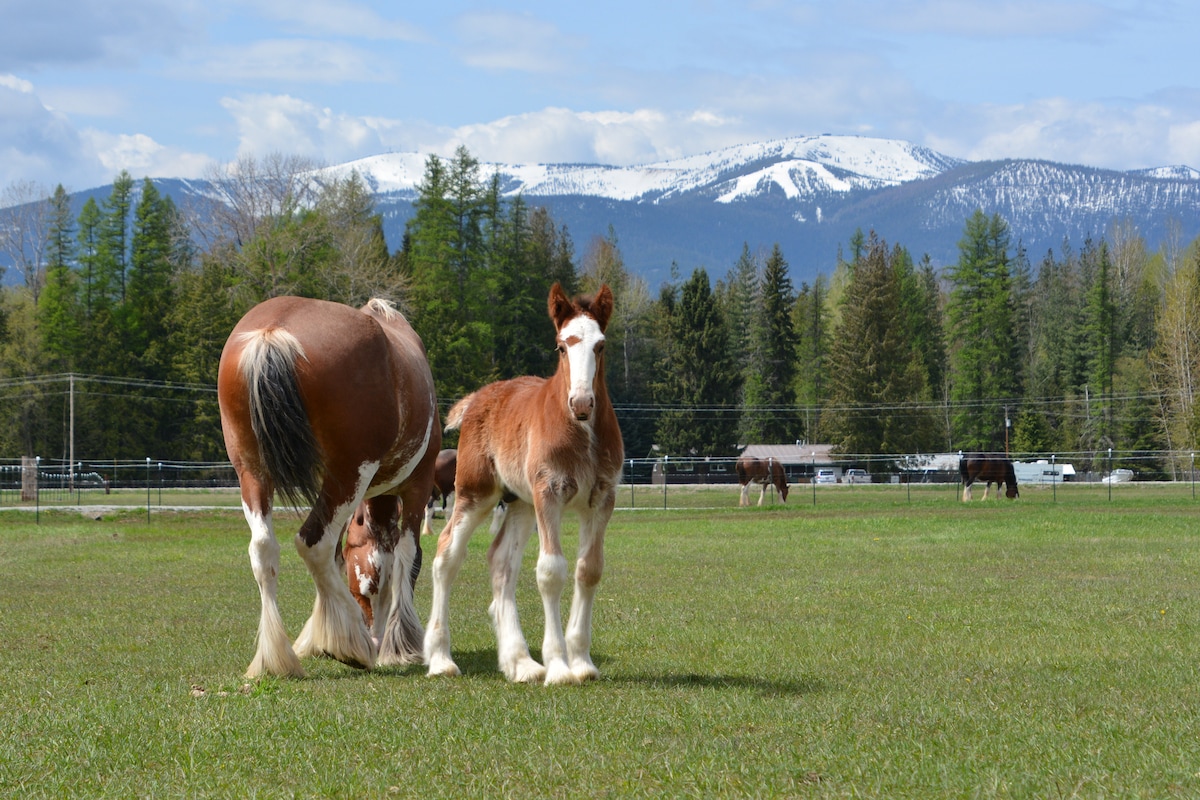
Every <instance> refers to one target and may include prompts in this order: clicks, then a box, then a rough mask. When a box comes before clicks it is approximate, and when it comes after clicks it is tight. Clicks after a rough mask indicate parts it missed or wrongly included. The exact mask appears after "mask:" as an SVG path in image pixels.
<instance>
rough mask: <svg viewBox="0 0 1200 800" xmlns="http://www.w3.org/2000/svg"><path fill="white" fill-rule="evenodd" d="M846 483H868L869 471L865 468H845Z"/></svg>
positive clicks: (869, 478)
mask: <svg viewBox="0 0 1200 800" xmlns="http://www.w3.org/2000/svg"><path fill="white" fill-rule="evenodd" d="M845 482H846V483H870V482H871V473H869V472H867V471H866V470H865V469H848V470H846V477H845Z"/></svg>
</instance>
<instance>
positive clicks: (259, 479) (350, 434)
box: [217, 297, 442, 677]
mask: <svg viewBox="0 0 1200 800" xmlns="http://www.w3.org/2000/svg"><path fill="white" fill-rule="evenodd" d="M217 398H218V401H219V404H220V409H221V428H222V431H223V432H224V436H225V448H226V450H227V451H228V453H229V460H230V461H231V462H232V463H233V468H234V470H235V471H236V472H237V475H238V481H239V483H240V484H241V493H242V510H243V512H244V513H245V516H246V521H247V523H248V524H249V526H250V566H251V568H252V569H253V572H254V578H255V581H257V583H258V589H259V594H260V597H261V601H262V605H261V613H260V617H259V624H258V642H257V651H256V653H255V656H254V660H253V661H252V662H251V663H250V667H249V669H248V670H247V675H248V676H250V677H254V676H257V675H259V674H261V673H264V672H265V673H268V674H272V675H291V676H297V677H299V676H302V675H303V674H304V670H303V668H302V667H301V666H300V658H302V657H305V656H314V655H322V654H324V655H329V656H332V657H333V658H335V659H337V660H339V661H343V662H345V663H347V664H351V665H354V666H358V667H364V668H370V667H372V666H373V665H374V664H376V663H380V664H405V663H413V662H419V661H420V660H421V644H422V639H423V636H424V632H423V630H422V627H421V621H420V618H419V617H417V614H416V609H415V608H414V606H413V595H412V588H413V583H414V581H415V578H416V574H417V571H418V570H419V569H420V563H421V550H420V542H419V539H418V535H417V534H418V532H419V530H420V527H421V514H422V511H423V510H424V508H425V503H426V501H427V500H428V499H429V493H430V491H431V489H432V488H433V466H434V459H435V458H436V456H437V451H438V448H439V447H440V446H441V441H442V439H441V431H440V430H439V427H438V414H437V400H436V397H435V394H434V387H433V378H432V376H431V374H430V370H429V362H428V361H427V359H426V357H425V348H424V346H423V345H422V344H421V339H420V338H419V337H418V336H417V334H416V333H415V332H414V331H413V329H412V327H411V326H409V324H408V322H407V321H406V320H405V319H404V317H403V316H402V315H401V314H400V313H399V312H397V311H396V310H395V309H394V308H392V307H391V306H390V305H389V304H387V303H386V302H384V301H381V300H372V301H371V302H369V303H367V305H365V306H363V308H362V309H353V308H350V307H349V306H344V305H341V304H340V303H330V302H326V301H323V300H311V299H306V298H300V297H276V298H273V299H271V300H267V301H265V302H263V303H260V304H259V305H257V306H255V307H254V308H252V309H250V311H249V312H247V314H246V315H245V316H244V317H242V319H241V321H240V322H238V324H237V326H236V327H234V329H233V332H232V333H231V334H230V336H229V340H228V341H227V342H226V343H225V349H224V351H223V352H222V353H221V363H220V366H219V368H218V376H217ZM276 492H278V493H279V494H280V495H281V496H282V497H283V498H284V499H286V500H288V501H289V502H290V503H292V504H293V505H295V506H297V507H302V506H305V505H307V506H308V507H309V509H310V510H309V511H308V514H307V516H306V517H305V518H304V521H303V523H302V524H301V525H300V531H299V533H298V534H297V535H296V538H295V541H296V549H297V551H298V552H299V553H300V556H301V557H302V558H303V559H304V562H305V565H306V566H307V567H308V571H309V574H310V575H311V576H312V579H313V583H314V584H315V585H316V590H317V597H316V601H315V602H314V604H313V611H312V615H311V616H310V617H309V619H308V622H307V623H305V625H304V628H303V630H302V631H301V632H300V635H299V636H298V637H297V638H296V642H295V648H294V649H293V645H292V643H291V642H290V641H289V640H288V635H287V631H286V630H285V629H284V625H283V619H282V617H281V615H280V612H279V604H278V597H277V582H278V578H277V576H278V574H279V542H278V541H277V540H276V538H275V525H274V520H273V517H272V504H273V502H274V495H275V493H276ZM398 499H399V501H400V502H399V503H398V502H397V500H398ZM360 504H362V508H363V512H364V516H363V520H362V521H363V528H362V531H363V536H364V537H365V538H366V540H367V541H366V544H368V545H370V547H369V549H370V550H371V551H373V552H374V554H375V558H376V560H377V563H378V564H379V566H380V571H381V580H380V587H379V595H380V596H381V597H382V598H383V599H382V600H381V603H382V607H381V608H379V609H377V611H380V612H381V613H377V614H375V620H374V622H375V634H374V635H372V632H371V631H370V630H368V628H367V625H366V623H365V620H364V615H363V613H362V612H361V611H360V608H359V606H358V605H357V604H356V603H355V600H354V598H353V596H352V595H351V593H350V590H349V588H348V587H347V585H346V580H345V579H344V578H343V577H342V575H340V574H339V571H338V569H337V561H338V559H337V557H336V553H337V550H338V544H339V539H340V536H341V533H342V531H343V529H345V528H346V524H347V521H348V520H349V517H350V515H351V513H352V512H353V511H354V510H355V509H357V508H359V507H360ZM401 508H403V513H402V514H401ZM376 642H378V645H377V644H376Z"/></svg>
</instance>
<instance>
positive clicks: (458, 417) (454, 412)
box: [446, 392, 475, 431]
mask: <svg viewBox="0 0 1200 800" xmlns="http://www.w3.org/2000/svg"><path fill="white" fill-rule="evenodd" d="M474 396H475V393H474V392H472V393H471V394H469V395H467V396H466V397H464V398H463V399H462V400H459V401H458V402H457V403H455V404H454V405H453V406H451V407H450V413H449V414H447V415H446V430H447V431H456V430H458V429H459V426H461V425H462V421H463V415H465V414H466V413H467V406H469V405H471V398H473V397H474Z"/></svg>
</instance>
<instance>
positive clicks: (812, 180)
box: [326, 135, 961, 203]
mask: <svg viewBox="0 0 1200 800" xmlns="http://www.w3.org/2000/svg"><path fill="white" fill-rule="evenodd" d="M426 160H427V157H426V156H423V155H420V154H417V153H390V154H385V155H377V156H370V157H368V158H364V159H359V160H357V161H351V162H349V163H346V164H340V165H337V166H335V167H330V168H329V169H328V170H326V172H328V173H329V174H332V175H346V174H349V173H350V172H351V171H357V172H358V173H359V175H360V176H361V177H362V178H363V179H364V180H365V181H366V182H367V184H368V185H369V186H370V187H371V189H372V191H374V192H376V193H377V194H383V195H393V196H397V197H406V196H410V197H415V196H416V193H417V187H418V185H419V184H420V181H421V179H422V177H423V175H424V170H425V164H426ZM959 163H961V162H960V161H959V160H958V159H953V158H950V157H948V156H943V155H941V154H939V153H936V152H934V151H932V150H929V149H928V148H924V147H918V146H917V145H913V144H909V143H907V142H902V141H898V140H894V139H872V138H866V137H855V136H830V135H822V136H810V137H802V138H794V139H777V140H773V141H767V142H760V143H756V144H747V145H737V146H734V147H728V148H724V149H722V150H717V151H714V152H710V153H702V154H699V155H694V156H686V157H683V158H678V159H671V160H668V161H659V162H655V163H651V164H644V165H638V166H631V167H612V166H603V165H594V164H593V165H589V164H496V163H489V164H480V175H481V177H482V178H483V179H484V180H490V179H491V177H492V175H494V174H498V175H499V176H500V178H501V185H502V187H503V191H504V194H505V195H507V196H513V195H516V194H522V195H525V196H528V197H560V196H564V195H585V196H588V197H594V198H604V199H608V200H615V201H621V202H629V201H633V202H651V203H658V202H662V201H664V200H669V199H672V198H676V197H679V196H681V195H684V194H687V193H690V192H697V191H701V192H704V193H705V194H706V195H708V196H711V197H712V199H713V200H715V201H716V202H722V203H731V202H736V201H738V200H744V199H747V198H750V197H755V196H758V195H760V194H762V193H764V192H769V191H771V190H772V188H776V187H777V188H778V189H780V190H782V192H783V193H784V196H786V197H788V198H791V199H799V198H803V197H809V196H813V195H817V194H824V193H845V192H851V191H855V190H870V189H879V188H883V187H886V186H895V185H898V184H901V183H905V182H908V181H914V180H921V179H925V178H930V177H933V176H934V175H937V174H939V173H941V172H943V171H945V170H946V169H949V168H951V167H954V166H956V165H958V164H959Z"/></svg>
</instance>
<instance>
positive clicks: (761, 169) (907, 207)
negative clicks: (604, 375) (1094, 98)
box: [329, 135, 1200, 286]
mask: <svg viewBox="0 0 1200 800" xmlns="http://www.w3.org/2000/svg"><path fill="white" fill-rule="evenodd" d="M425 165H426V156H423V155H417V154H412V153H401V154H389V155H380V156H374V157H371V158H366V159H362V160H360V161H354V162H351V163H348V164H342V165H338V166H336V167H332V168H330V169H329V172H330V173H332V174H342V175H344V174H347V173H348V172H349V171H350V170H356V171H357V172H358V173H359V174H360V175H361V176H362V177H363V178H364V180H365V181H366V182H367V184H368V185H369V186H370V187H371V188H372V190H373V191H374V192H375V193H376V202H377V204H378V207H379V208H380V210H381V212H382V213H383V214H384V217H385V231H386V232H387V233H388V239H389V241H391V242H398V241H399V240H400V238H399V237H400V234H401V233H402V230H403V223H404V221H405V220H406V219H407V218H408V217H409V216H410V215H411V211H412V207H411V203H412V200H413V199H414V198H415V197H416V196H417V187H418V185H419V184H420V182H421V180H422V178H423V176H424V170H425ZM492 175H498V176H499V178H500V185H501V188H502V191H503V192H504V193H505V194H506V195H508V196H514V195H517V194H520V195H522V196H523V197H524V199H525V200H526V202H528V203H529V204H531V205H544V206H546V207H547V208H549V209H550V211H551V213H552V214H553V215H554V217H555V219H556V220H557V221H559V222H561V223H563V224H566V225H567V227H568V230H569V231H570V232H571V234H572V237H573V238H574V240H575V244H576V250H577V252H578V254H579V255H581V256H582V255H583V253H584V252H585V251H586V249H587V247H588V244H589V242H590V241H591V239H592V238H593V237H596V236H604V235H607V232H608V231H609V228H610V226H611V228H612V230H614V231H615V232H616V234H617V237H618V243H619V245H620V247H621V252H622V254H623V256H624V258H625V261H626V265H627V267H629V268H630V269H631V270H632V271H634V272H636V273H639V274H641V275H643V276H644V277H646V278H648V279H649V280H650V281H651V284H652V286H653V285H656V284H657V283H658V282H659V281H661V280H665V279H667V278H668V277H669V276H670V274H671V272H672V267H673V265H674V267H675V269H676V270H677V271H678V272H681V273H683V274H685V275H686V274H687V273H690V271H691V270H692V269H694V268H695V267H700V266H702V267H705V268H706V269H707V270H708V272H709V274H710V277H712V278H714V279H716V278H719V277H722V276H724V274H725V273H726V272H727V271H728V270H729V268H730V267H732V265H733V264H734V262H735V261H736V260H737V258H738V256H739V254H740V253H741V250H742V247H743V244H747V245H749V246H750V248H751V250H754V251H757V250H762V249H768V248H770V247H771V246H772V245H774V244H776V243H778V244H779V245H780V247H781V248H782V250H783V253H784V257H785V258H786V259H787V260H788V262H789V264H790V265H791V271H792V274H793V278H794V280H795V281H796V282H797V283H799V282H800V281H807V280H811V279H812V278H813V277H814V276H815V275H816V274H817V273H819V272H826V273H827V272H829V271H831V270H832V268H833V266H834V264H835V262H836V258H837V253H838V248H839V246H842V245H845V243H846V242H847V241H848V240H849V239H850V237H851V236H852V235H853V234H854V232H855V231H856V230H859V229H861V230H862V231H863V232H864V233H866V232H869V231H872V230H873V231H875V232H876V233H877V234H878V235H879V236H880V237H882V238H883V239H886V240H887V241H888V242H889V243H890V244H897V243H898V244H901V245H903V246H905V247H907V248H908V249H909V251H910V252H911V253H912V254H913V255H914V257H916V258H920V257H921V256H922V255H924V254H926V253H928V254H929V255H930V257H931V258H932V259H933V261H934V263H935V264H946V263H952V262H953V261H955V260H956V259H957V257H958V251H957V244H958V241H959V239H960V238H961V237H962V231H963V226H964V223H965V221H966V219H967V217H969V216H970V215H971V214H972V213H974V211H975V209H977V208H978V209H983V210H984V211H985V212H986V213H988V214H992V213H998V214H1000V215H1001V216H1002V217H1004V218H1005V220H1007V221H1008V223H1009V227H1010V230H1011V233H1012V239H1013V243H1014V245H1015V244H1016V243H1017V242H1020V244H1021V245H1022V246H1023V247H1024V248H1025V249H1026V252H1028V253H1030V254H1031V258H1033V259H1034V260H1035V261H1036V260H1038V259H1040V257H1041V256H1042V255H1044V254H1045V253H1046V251H1047V250H1050V249H1054V250H1056V251H1057V250H1058V249H1060V248H1061V246H1062V245H1063V243H1064V242H1069V243H1071V244H1072V245H1074V246H1078V245H1080V244H1082V243H1083V241H1084V240H1085V239H1086V238H1088V237H1089V236H1090V237H1098V236H1102V235H1104V234H1105V232H1106V231H1107V230H1108V229H1109V227H1110V226H1111V225H1112V224H1113V223H1114V222H1116V221H1122V222H1130V223H1133V224H1134V225H1136V226H1137V228H1138V230H1139V231H1140V233H1141V234H1142V235H1143V236H1144V237H1145V238H1146V240H1147V243H1148V245H1149V247H1151V248H1152V249H1153V248H1156V247H1158V246H1159V244H1160V243H1161V242H1162V241H1163V240H1164V237H1166V236H1167V233H1168V230H1169V229H1171V228H1173V227H1175V228H1177V231H1175V232H1174V233H1173V235H1176V236H1180V235H1181V236H1182V238H1183V241H1189V240H1190V239H1191V238H1194V237H1195V236H1197V235H1200V171H1197V170H1195V169H1193V168H1191V167H1186V166H1173V167H1160V168H1155V169H1146V170H1135V171H1130V172H1117V171H1112V170H1101V169H1096V168H1092V167H1086V166H1072V165H1065V164H1056V163H1050V162H1044V161H1028V160H1009V161H996V162H967V161H962V160H960V159H955V158H951V157H949V156H946V155H943V154H940V153H937V152H935V151H933V150H930V149H929V148H925V147H920V146H917V145H914V144H911V143H909V142H903V141H897V140H892V139H876V138H867V137H857V136H831V135H822V136H811V137H802V138H794V139H780V140H775V141H769V142H761V143H757V144H747V145H741V146H737V147H730V148H726V149H723V150H718V151H715V152H711V153H704V154H701V155H696V156H688V157H686V158H679V159H672V160H668V161H662V162H658V163H653V164H645V165H640V166H633V167H610V166H600V165H594V164H481V165H480V177H481V178H483V179H485V180H490V178H491V177H492Z"/></svg>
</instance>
